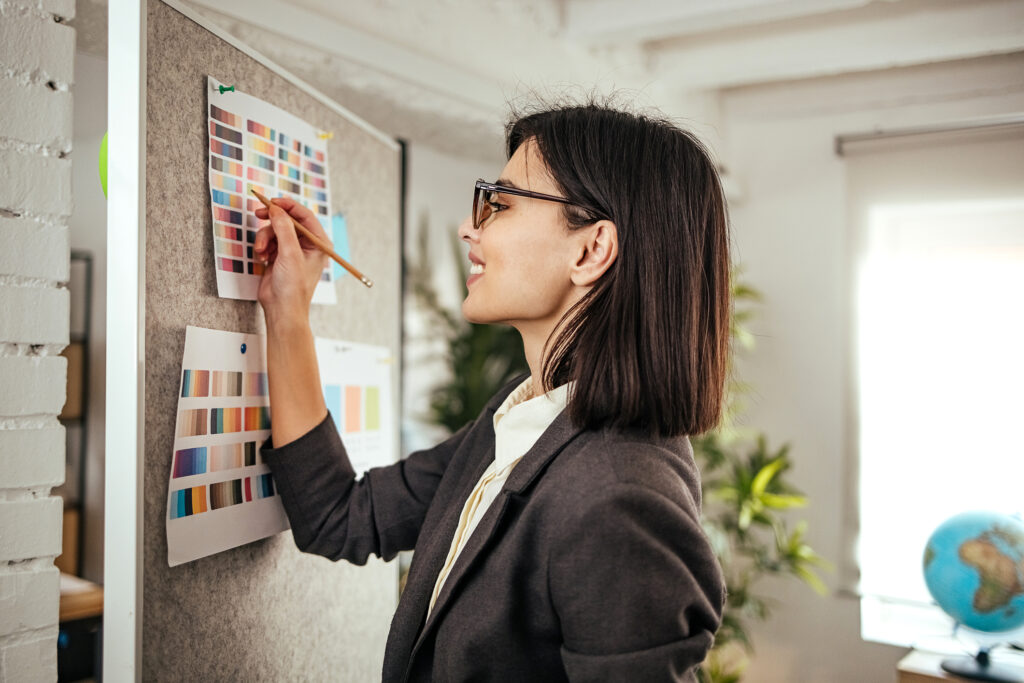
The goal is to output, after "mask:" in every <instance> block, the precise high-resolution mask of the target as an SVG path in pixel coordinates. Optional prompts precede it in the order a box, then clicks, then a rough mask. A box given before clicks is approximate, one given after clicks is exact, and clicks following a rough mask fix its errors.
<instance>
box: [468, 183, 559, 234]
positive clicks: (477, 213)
mask: <svg viewBox="0 0 1024 683" xmlns="http://www.w3.org/2000/svg"><path fill="white" fill-rule="evenodd" d="M484 192H500V193H501V194H511V195H515V196H517V197H530V198H531V199H543V200H544V201H548V202H558V203H560V204H569V205H570V206H579V205H578V204H576V202H573V201H570V200H568V199H566V198H565V197H556V196H555V195H553V194H543V193H541V192H531V191H530V190H521V189H519V188H518V187H509V186H507V185H498V184H496V183H489V182H487V181H486V180H484V179H483V178H481V179H479V180H477V181H476V186H475V187H474V188H473V227H474V228H475V229H477V230H479V229H480V224H481V223H483V222H484V221H485V220H487V218H489V217H490V214H489V213H488V214H487V216H483V213H484V210H483V207H484V206H486V205H487V204H486V202H483V201H481V198H482V197H483V193H484Z"/></svg>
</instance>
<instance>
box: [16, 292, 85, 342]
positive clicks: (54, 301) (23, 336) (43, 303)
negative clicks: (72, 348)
mask: <svg viewBox="0 0 1024 683" xmlns="http://www.w3.org/2000/svg"><path fill="white" fill-rule="evenodd" d="M70 302H71V298H70V294H69V292H68V290H66V289H57V288H55V287H4V286H0V311H3V312H4V329H3V330H2V331H0V336H2V337H3V340H4V341H6V342H15V343H19V342H20V343H29V344H67V343H68V327H69V326H70V324H71V323H70V321H71V317H70V316H71V312H70V311H71V309H70V308H69V307H70V305H71V304H70Z"/></svg>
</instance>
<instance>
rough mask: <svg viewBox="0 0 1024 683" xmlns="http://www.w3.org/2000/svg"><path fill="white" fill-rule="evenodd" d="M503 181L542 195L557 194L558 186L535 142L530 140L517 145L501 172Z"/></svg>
mask: <svg viewBox="0 0 1024 683" xmlns="http://www.w3.org/2000/svg"><path fill="white" fill-rule="evenodd" d="M501 178H502V179H503V180H508V181H511V184H513V185H515V187H518V188H522V189H524V190H531V191H533V192H541V193H544V194H557V193H558V185H557V184H556V183H555V181H554V178H552V177H551V171H549V170H548V165H547V164H546V163H545V162H544V157H542V156H541V154H540V148H539V147H538V145H537V142H536V140H534V139H533V138H530V139H529V140H526V141H525V142H523V144H521V145H519V147H518V148H517V149H516V151H515V153H514V154H513V155H512V158H511V159H509V160H508V163H507V164H505V168H504V170H502V172H501Z"/></svg>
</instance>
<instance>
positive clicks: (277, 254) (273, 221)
mask: <svg viewBox="0 0 1024 683" xmlns="http://www.w3.org/2000/svg"><path fill="white" fill-rule="evenodd" d="M289 214H290V215H291V217H292V218H294V219H295V220H297V221H298V222H299V223H301V224H302V225H303V227H305V228H306V229H307V230H309V231H310V232H312V233H313V234H314V235H316V236H317V237H319V238H320V239H322V240H324V241H325V242H327V243H330V241H331V240H330V239H329V238H328V237H327V233H326V232H324V229H323V227H322V226H321V225H320V221H318V220H317V218H316V216H315V215H314V214H313V212H312V211H310V210H309V209H307V208H306V207H304V206H302V205H301V204H299V203H298V202H296V201H294V200H292V199H289V198H287V197H278V198H277V199H272V200H271V207H270V208H269V209H267V208H265V207H260V208H258V209H256V217H257V218H260V219H263V220H267V219H268V218H269V219H270V225H269V226H267V227H264V228H261V229H260V231H259V232H258V233H256V242H255V244H254V252H255V255H256V258H257V260H263V261H265V262H266V264H267V266H266V270H264V272H263V279H262V280H261V281H260V287H259V292H258V294H257V296H258V298H259V301H260V304H261V305H262V306H263V310H264V312H265V313H266V316H267V325H268V326H270V325H271V324H274V323H277V322H278V321H281V322H286V321H289V320H295V321H301V322H302V323H304V324H305V323H306V322H307V321H308V320H309V305H310V301H311V300H312V298H313V291H314V290H315V289H316V285H317V283H318V282H319V281H320V275H321V273H322V272H323V270H324V266H326V265H327V255H326V254H324V253H323V252H322V251H320V250H319V249H317V248H316V246H315V245H314V244H313V243H312V242H310V241H309V240H308V239H306V238H305V237H303V236H302V235H301V234H298V232H297V231H296V230H295V226H294V225H292V222H291V219H290V218H289Z"/></svg>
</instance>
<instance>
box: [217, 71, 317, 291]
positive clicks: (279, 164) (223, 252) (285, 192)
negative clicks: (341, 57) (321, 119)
mask: <svg viewBox="0 0 1024 683" xmlns="http://www.w3.org/2000/svg"><path fill="white" fill-rule="evenodd" d="M222 86H223V84H222V83H220V82H219V81H218V80H217V79H215V78H213V77H212V76H208V77H207V95H208V100H209V102H208V105H209V116H208V124H209V133H210V168H209V179H210V209H211V213H212V217H213V253H214V264H215V267H216V273H217V294H218V295H219V296H221V297H224V298H228V299H248V300H253V301H255V299H256V293H257V290H258V288H259V283H260V276H261V275H262V274H263V264H262V263H261V262H260V261H258V260H256V259H255V258H254V254H253V243H254V242H255V238H256V232H257V231H258V230H259V229H260V227H262V226H263V225H268V223H267V222H266V221H261V220H259V219H258V218H257V217H256V214H255V210H256V208H258V207H260V206H263V205H262V204H261V203H260V201H259V200H258V199H257V198H256V197H255V196H254V195H253V194H252V192H251V191H250V190H252V189H255V190H256V191H257V192H259V193H261V194H263V195H265V196H266V197H269V198H274V197H289V198H291V199H294V200H295V201H296V202H298V203H300V204H302V205H303V206H305V207H307V208H308V209H310V210H311V211H312V212H313V213H314V214H316V216H317V217H318V218H319V219H320V224H321V225H329V224H330V216H331V199H330V197H331V193H330V187H329V183H328V171H327V142H326V140H323V139H321V138H320V136H319V133H318V131H317V129H316V128H314V127H313V126H311V125H310V124H308V123H306V122H305V121H303V120H302V119H300V118H298V117H296V116H295V115H293V114H290V113H289V112H286V111H284V110H283V109H279V108H278V107H275V106H273V105H271V104H268V103H267V102H264V101H263V100H260V99H258V98H256V97H253V96H252V95H248V94H246V93H243V92H239V91H237V90H225V91H224V92H222V91H221V89H222ZM334 279H335V276H334V273H333V271H332V269H331V268H329V267H328V268H325V269H324V272H323V274H322V275H321V277H320V282H319V283H318V285H317V288H316V291H315V292H314V294H313V303H318V304H333V303H336V301H337V296H336V294H335V292H334Z"/></svg>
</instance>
